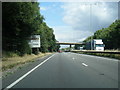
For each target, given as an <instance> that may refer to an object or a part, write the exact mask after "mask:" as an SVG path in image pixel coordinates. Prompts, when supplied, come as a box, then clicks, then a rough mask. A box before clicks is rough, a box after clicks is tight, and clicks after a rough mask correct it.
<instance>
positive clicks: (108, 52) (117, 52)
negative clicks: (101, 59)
mask: <svg viewBox="0 0 120 90" xmlns="http://www.w3.org/2000/svg"><path fill="white" fill-rule="evenodd" d="M71 52H85V53H107V54H120V51H82V50H79V51H78V50H77V51H76V50H72V51H71Z"/></svg>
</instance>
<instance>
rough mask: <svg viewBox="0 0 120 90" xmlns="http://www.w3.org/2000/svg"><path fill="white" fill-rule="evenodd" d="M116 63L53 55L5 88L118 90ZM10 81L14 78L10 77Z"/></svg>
mask: <svg viewBox="0 0 120 90" xmlns="http://www.w3.org/2000/svg"><path fill="white" fill-rule="evenodd" d="M118 62H119V61H118V60H117V59H110V58H103V57H98V56H91V55H84V54H76V53H70V52H62V53H55V54H53V55H51V56H50V57H48V58H46V59H45V60H43V62H41V63H38V64H37V65H36V66H34V67H33V68H32V69H31V70H29V71H27V72H26V73H25V74H23V75H21V76H19V77H17V78H16V80H14V81H12V82H11V83H9V84H8V85H6V86H5V85H4V84H5V83H6V82H9V81H10V80H8V79H7V80H3V86H4V88H5V87H7V88H118ZM12 79H13V78H12Z"/></svg>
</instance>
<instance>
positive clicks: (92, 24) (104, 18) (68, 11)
mask: <svg viewBox="0 0 120 90" xmlns="http://www.w3.org/2000/svg"><path fill="white" fill-rule="evenodd" d="M40 13H41V14H42V15H43V16H44V18H45V22H46V24H47V25H48V26H49V27H50V28H53V30H54V34H55V37H56V39H57V40H58V41H59V42H82V41H83V40H85V39H86V38H87V37H89V36H91V35H93V34H94V32H95V31H97V30H99V29H102V28H106V27H108V26H109V25H110V24H111V23H112V22H114V21H115V20H116V19H118V3H117V2H90V3H89V2H41V3H40ZM61 47H62V48H63V47H68V46H61Z"/></svg>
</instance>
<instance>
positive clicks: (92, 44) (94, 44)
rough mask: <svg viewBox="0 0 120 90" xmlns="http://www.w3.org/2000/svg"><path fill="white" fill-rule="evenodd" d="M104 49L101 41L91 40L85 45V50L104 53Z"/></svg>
mask: <svg viewBox="0 0 120 90" xmlns="http://www.w3.org/2000/svg"><path fill="white" fill-rule="evenodd" d="M104 47H105V45H104V44H103V41H102V39H93V40H92V41H89V42H87V43H86V49H87V50H96V51H104Z"/></svg>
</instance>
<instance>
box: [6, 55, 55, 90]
mask: <svg viewBox="0 0 120 90" xmlns="http://www.w3.org/2000/svg"><path fill="white" fill-rule="evenodd" d="M54 55H55V54H53V55H52V56H50V57H49V58H47V59H46V60H44V61H43V62H41V63H40V64H39V65H37V66H36V67H34V68H33V69H31V70H30V71H28V72H27V73H26V74H24V75H23V76H22V77H20V78H19V79H17V80H16V81H15V82H13V83H12V84H10V85H9V86H7V87H6V89H8V88H11V87H13V86H14V85H16V84H17V83H18V82H20V81H21V80H22V79H24V78H25V77H26V76H28V75H29V74H30V73H31V72H33V71H34V70H35V69H37V68H38V67H39V66H41V65H42V64H44V63H45V62H46V61H48V60H49V59H50V58H52V57H53V56H54ZM6 89H5V90H6Z"/></svg>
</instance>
